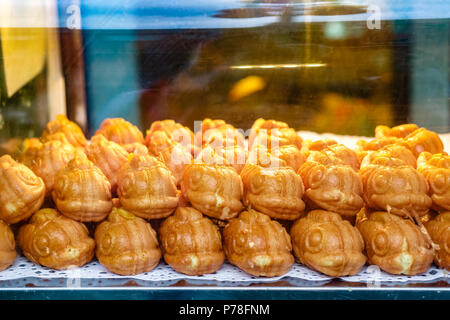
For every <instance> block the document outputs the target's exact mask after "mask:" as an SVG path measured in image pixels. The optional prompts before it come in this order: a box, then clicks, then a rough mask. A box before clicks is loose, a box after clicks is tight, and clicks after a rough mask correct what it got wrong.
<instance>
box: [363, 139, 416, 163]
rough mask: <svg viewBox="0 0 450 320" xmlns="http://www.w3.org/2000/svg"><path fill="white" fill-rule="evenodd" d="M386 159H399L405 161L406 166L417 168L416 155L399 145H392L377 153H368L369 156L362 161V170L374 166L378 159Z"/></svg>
mask: <svg viewBox="0 0 450 320" xmlns="http://www.w3.org/2000/svg"><path fill="white" fill-rule="evenodd" d="M379 157H385V158H390V159H393V158H395V159H399V160H401V161H403V163H404V164H405V165H408V166H411V167H413V168H416V166H417V165H416V162H417V160H416V157H415V156H414V154H413V153H412V152H411V150H409V149H408V148H406V147H405V146H402V145H399V144H391V145H387V146H385V147H383V148H381V149H379V150H377V151H368V152H367V155H366V156H365V157H364V158H363V160H362V161H361V168H363V167H365V166H367V165H369V164H373V162H374V161H377V158H379Z"/></svg>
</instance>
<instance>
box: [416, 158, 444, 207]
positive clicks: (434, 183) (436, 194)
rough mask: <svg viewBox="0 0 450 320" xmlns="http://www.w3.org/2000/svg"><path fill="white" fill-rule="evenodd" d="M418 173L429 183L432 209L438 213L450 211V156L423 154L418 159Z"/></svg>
mask: <svg viewBox="0 0 450 320" xmlns="http://www.w3.org/2000/svg"><path fill="white" fill-rule="evenodd" d="M417 171H419V172H420V173H421V174H422V175H423V176H424V177H425V179H426V180H427V182H428V186H429V191H428V195H429V196H430V197H431V200H432V201H433V205H432V208H433V209H434V210H436V211H448V210H450V156H449V155H446V154H442V153H437V154H434V155H433V154H431V153H429V152H422V153H421V154H420V155H419V157H418V158H417Z"/></svg>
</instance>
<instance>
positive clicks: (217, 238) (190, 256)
mask: <svg viewBox="0 0 450 320" xmlns="http://www.w3.org/2000/svg"><path fill="white" fill-rule="evenodd" d="M159 236H160V240H161V249H162V251H163V253H164V260H165V261H166V262H167V264H169V265H170V266H171V267H172V268H173V269H174V270H176V271H178V272H181V273H184V274H187V275H202V274H206V273H213V272H215V271H217V270H219V268H220V267H221V266H222V264H223V262H224V260H225V254H224V251H223V248H222V237H221V235H220V232H219V228H218V227H217V226H216V225H215V224H214V223H213V222H212V221H211V220H210V219H208V218H206V217H204V216H203V215H202V213H201V212H200V211H198V210H197V209H195V208H192V207H179V208H178V209H177V210H176V211H175V213H174V214H173V215H172V216H170V217H168V218H167V219H166V220H164V222H163V223H162V225H161V228H160V233H159Z"/></svg>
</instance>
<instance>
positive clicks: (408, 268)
mask: <svg viewBox="0 0 450 320" xmlns="http://www.w3.org/2000/svg"><path fill="white" fill-rule="evenodd" d="M356 226H357V228H358V230H359V231H360V232H361V235H362V236H363V239H364V242H365V246H366V254H367V257H368V259H369V263H370V264H375V265H377V266H378V267H380V268H381V269H382V270H384V271H386V272H389V273H392V274H406V275H415V274H419V273H422V272H425V271H427V270H428V268H429V267H430V265H431V263H432V262H433V256H434V254H433V249H432V247H431V244H430V242H429V241H428V240H427V238H426V236H425V235H424V234H423V233H422V232H421V231H420V228H419V227H418V226H417V225H415V224H414V223H412V222H411V221H410V220H408V219H403V218H400V217H398V216H396V215H392V214H389V213H388V212H385V211H378V212H372V213H370V214H369V216H368V217H367V218H365V219H362V220H361V221H360V222H359V223H358V224H357V225H356Z"/></svg>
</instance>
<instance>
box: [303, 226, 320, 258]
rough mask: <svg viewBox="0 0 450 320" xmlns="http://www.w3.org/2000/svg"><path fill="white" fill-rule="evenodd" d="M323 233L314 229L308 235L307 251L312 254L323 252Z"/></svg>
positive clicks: (306, 240)
mask: <svg viewBox="0 0 450 320" xmlns="http://www.w3.org/2000/svg"><path fill="white" fill-rule="evenodd" d="M323 240H324V239H323V233H322V230H320V229H313V230H311V231H309V232H308V233H307V234H306V237H305V242H304V243H305V249H306V250H307V251H309V252H311V253H317V252H320V251H321V250H322V244H323Z"/></svg>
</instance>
